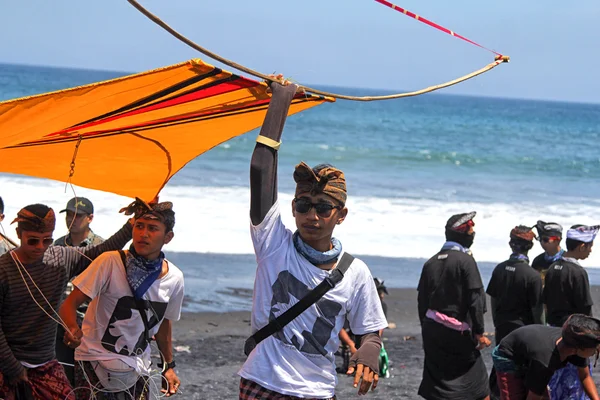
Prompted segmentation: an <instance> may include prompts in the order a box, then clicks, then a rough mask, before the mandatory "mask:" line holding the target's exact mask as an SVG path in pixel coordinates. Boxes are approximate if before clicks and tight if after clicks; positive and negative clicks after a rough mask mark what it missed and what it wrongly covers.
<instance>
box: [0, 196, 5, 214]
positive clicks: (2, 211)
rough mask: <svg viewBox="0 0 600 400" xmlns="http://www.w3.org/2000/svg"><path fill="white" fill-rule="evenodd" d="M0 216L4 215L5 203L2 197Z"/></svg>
mask: <svg viewBox="0 0 600 400" xmlns="http://www.w3.org/2000/svg"><path fill="white" fill-rule="evenodd" d="M0 214H4V201H3V200H2V197H0Z"/></svg>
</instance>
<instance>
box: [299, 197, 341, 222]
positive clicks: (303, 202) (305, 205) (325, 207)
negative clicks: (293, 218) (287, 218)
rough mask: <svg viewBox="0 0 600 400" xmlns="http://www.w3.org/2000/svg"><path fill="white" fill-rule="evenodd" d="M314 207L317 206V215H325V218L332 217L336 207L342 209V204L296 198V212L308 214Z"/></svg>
mask: <svg viewBox="0 0 600 400" xmlns="http://www.w3.org/2000/svg"><path fill="white" fill-rule="evenodd" d="M313 207H314V208H315V211H316V212H317V215H319V217H323V218H327V217H330V216H331V212H332V211H333V210H334V209H336V210H341V209H342V206H334V205H331V204H329V203H311V202H310V201H309V200H307V199H302V198H300V199H294V209H295V210H296V212H299V213H300V214H306V213H307V212H309V211H310V210H311V209H312V208H313Z"/></svg>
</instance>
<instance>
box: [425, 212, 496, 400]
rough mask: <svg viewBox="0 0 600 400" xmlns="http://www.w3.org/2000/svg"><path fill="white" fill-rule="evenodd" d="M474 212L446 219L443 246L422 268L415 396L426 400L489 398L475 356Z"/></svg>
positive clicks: (479, 308)
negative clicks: (421, 354) (421, 358)
mask: <svg viewBox="0 0 600 400" xmlns="http://www.w3.org/2000/svg"><path fill="white" fill-rule="evenodd" d="M474 217H475V212H470V213H466V214H458V215H453V216H452V217H450V219H449V220H448V222H447V223H446V243H444V245H443V247H442V249H441V250H440V252H439V253H437V254H436V255H434V256H433V257H432V258H431V259H429V260H428V261H427V262H426V263H425V265H424V266H423V271H422V273H421V278H420V280H419V286H418V288H417V290H418V291H419V294H418V311H419V319H420V320H421V332H422V335H423V350H424V351H425V365H424V369H423V380H422V381H421V385H420V387H419V395H420V396H422V397H424V398H425V399H428V400H437V399H449V400H452V399H456V400H462V399H467V398H468V399H489V396H488V393H489V390H488V379H487V372H486V368H485V364H484V363H483V360H482V358H481V354H480V352H479V350H480V349H482V348H483V347H487V346H489V345H490V341H489V340H488V339H487V338H486V337H485V336H483V332H484V326H483V314H484V313H485V293H484V291H483V283H482V281H481V275H480V274H479V269H478V268H477V263H476V262H475V259H474V258H473V256H472V255H471V252H470V250H469V247H471V245H472V244H473V240H474V238H475V232H474V230H473V227H474V225H475V224H474V223H473V218H474Z"/></svg>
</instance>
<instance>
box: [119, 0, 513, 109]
mask: <svg viewBox="0 0 600 400" xmlns="http://www.w3.org/2000/svg"><path fill="white" fill-rule="evenodd" d="M127 1H128V2H129V4H131V5H132V6H133V7H135V8H136V9H137V10H138V11H139V12H141V13H142V14H143V15H144V16H146V17H147V18H148V19H150V20H151V21H152V22H154V23H155V24H157V25H158V26H160V27H161V28H163V29H164V30H165V31H167V32H169V33H170V34H171V35H172V36H174V37H175V38H176V39H178V40H180V41H181V42H183V43H185V44H186V45H188V46H189V47H191V48H193V49H194V50H196V51H199V52H200V53H202V54H204V55H206V56H207V57H210V58H212V59H213V60H216V61H219V62H221V63H223V64H225V65H227V66H229V67H231V68H235V69H237V70H239V71H242V72H245V73H247V74H249V75H252V76H255V77H257V78H260V79H264V80H265V81H267V82H279V83H282V81H283V78H281V79H278V78H276V77H274V76H272V75H265V74H263V73H261V72H258V71H255V70H253V69H251V68H248V67H245V66H243V65H241V64H238V63H236V62H234V61H231V60H228V59H226V58H224V57H222V56H220V55H218V54H216V53H214V52H212V51H210V50H208V49H206V48H204V47H202V46H200V45H199V44H197V43H195V42H194V41H192V40H191V39H189V38H187V37H186V36H184V35H182V34H181V33H179V32H177V31H176V30H175V29H173V28H171V27H170V26H169V25H168V24H166V23H165V22H164V21H162V20H161V19H160V18H158V17H157V16H156V15H154V14H152V13H151V12H150V11H148V10H147V9H146V8H144V7H143V6H142V5H141V4H140V3H138V2H137V1H136V0H127ZM508 61H509V57H508V56H503V55H498V56H496V58H495V60H494V62H492V63H490V64H488V65H486V66H485V67H483V68H481V69H478V70H477V71H474V72H471V73H470V74H467V75H465V76H462V77H460V78H457V79H454V80H452V81H449V82H446V83H442V84H439V85H434V86H429V87H427V88H425V89H421V90H417V91H413V92H407V93H396V94H391V95H384V96H348V95H344V94H338V93H331V92H325V91H322V90H318V89H314V88H310V87H308V86H304V85H300V89H301V90H304V91H306V92H309V93H314V94H317V95H321V96H329V97H333V98H336V99H343V100H353V101H376V100H391V99H399V98H403V97H411V96H418V95H420V94H424V93H429V92H433V91H435V90H439V89H442V88H445V87H448V86H452V85H456V84H458V83H461V82H464V81H466V80H468V79H471V78H474V77H476V76H478V75H481V74H483V73H485V72H487V71H489V70H491V69H493V68H495V67H497V66H498V65H500V64H502V63H505V62H508Z"/></svg>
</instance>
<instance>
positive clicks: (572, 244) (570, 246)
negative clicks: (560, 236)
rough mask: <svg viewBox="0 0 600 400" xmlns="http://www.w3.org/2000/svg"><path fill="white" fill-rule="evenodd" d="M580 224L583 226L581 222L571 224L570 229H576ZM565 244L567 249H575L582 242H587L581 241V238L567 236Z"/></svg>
mask: <svg viewBox="0 0 600 400" xmlns="http://www.w3.org/2000/svg"><path fill="white" fill-rule="evenodd" d="M581 226H584V225H582V224H578V225H573V226H572V227H571V229H577V228H579V227H581ZM565 244H566V245H567V250H568V251H573V250H575V249H577V248H578V247H579V246H581V245H582V244H587V243H585V242H582V241H581V240H576V239H569V238H567V240H565Z"/></svg>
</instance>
